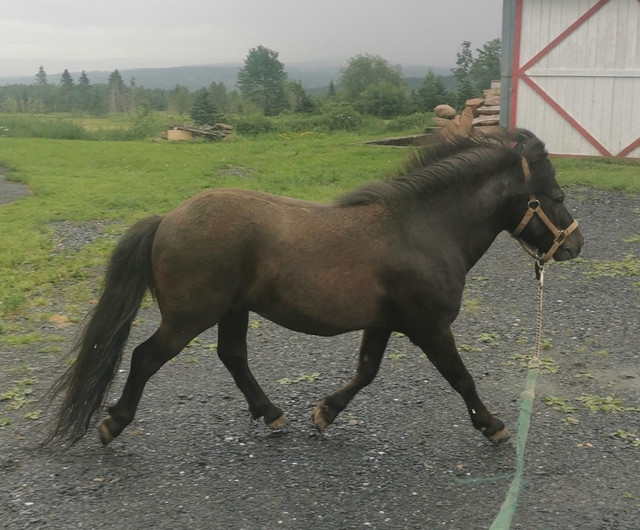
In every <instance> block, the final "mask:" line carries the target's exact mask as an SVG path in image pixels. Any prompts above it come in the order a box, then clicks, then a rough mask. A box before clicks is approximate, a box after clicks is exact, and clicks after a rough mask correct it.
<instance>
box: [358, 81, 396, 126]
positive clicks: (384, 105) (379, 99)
mask: <svg viewBox="0 0 640 530" xmlns="http://www.w3.org/2000/svg"><path fill="white" fill-rule="evenodd" d="M355 107H356V109H358V110H359V111H361V112H363V113H365V114H370V115H372V116H378V117H379V118H385V119H388V118H393V117H395V116H400V115H402V114H407V111H408V100H407V91H406V89H405V88H404V87H403V86H398V85H395V84H393V83H391V82H389V81H379V82H377V83H373V84H371V85H369V86H368V87H367V88H366V89H365V90H364V92H362V94H360V99H359V101H358V103H357V104H356V105H355Z"/></svg>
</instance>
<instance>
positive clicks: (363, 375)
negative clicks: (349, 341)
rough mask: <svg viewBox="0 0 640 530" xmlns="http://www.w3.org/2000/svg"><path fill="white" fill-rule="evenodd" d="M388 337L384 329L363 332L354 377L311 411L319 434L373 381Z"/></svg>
mask: <svg viewBox="0 0 640 530" xmlns="http://www.w3.org/2000/svg"><path fill="white" fill-rule="evenodd" d="M390 336H391V332H390V331H388V330H384V329H375V330H365V331H364V333H363V335H362V343H361V344H360V354H359V358H358V366H357V368H356V373H355V375H354V376H353V378H352V379H351V381H349V382H348V383H347V384H346V385H344V386H343V387H342V388H341V389H340V390H338V391H337V392H335V393H334V394H331V395H330V396H327V397H325V398H324V399H323V400H322V401H320V402H319V403H318V404H317V405H316V407H315V408H314V409H313V413H312V414H311V419H312V420H313V423H314V424H315V426H316V428H317V429H318V430H319V431H320V432H322V431H324V430H325V429H326V428H327V427H328V426H329V425H331V424H332V423H333V420H335V418H336V416H337V415H338V414H339V413H340V412H341V411H343V410H344V409H345V407H346V406H347V405H348V404H349V402H350V401H351V400H352V399H353V397H354V396H355V395H356V394H357V393H358V392H359V391H360V390H361V389H362V388H363V387H365V386H367V385H368V384H369V383H371V381H373V379H374V378H375V376H376V374H377V373H378V368H379V367H380V361H382V356H383V354H384V350H385V348H386V347H387V342H388V341H389V337H390Z"/></svg>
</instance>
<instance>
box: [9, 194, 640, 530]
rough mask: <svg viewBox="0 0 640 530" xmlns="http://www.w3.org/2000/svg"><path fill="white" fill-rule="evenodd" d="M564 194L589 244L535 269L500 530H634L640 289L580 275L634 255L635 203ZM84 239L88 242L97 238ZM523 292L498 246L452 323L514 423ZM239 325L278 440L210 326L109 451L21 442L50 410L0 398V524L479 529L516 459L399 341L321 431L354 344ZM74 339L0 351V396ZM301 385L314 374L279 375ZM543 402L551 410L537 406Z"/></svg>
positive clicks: (522, 262)
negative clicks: (283, 419) (520, 446)
mask: <svg viewBox="0 0 640 530" xmlns="http://www.w3.org/2000/svg"><path fill="white" fill-rule="evenodd" d="M567 195H568V206H569V208H570V210H571V211H572V212H573V213H574V214H575V216H576V217H577V218H579V219H580V221H581V228H582V231H583V233H584V234H585V237H586V240H587V242H586V244H585V247H584V249H583V252H582V254H581V257H580V259H579V260H575V261H573V262H569V263H565V264H552V265H551V266H550V267H549V270H548V272H547V275H546V282H545V309H544V332H543V338H544V339H545V341H546V343H547V345H548V348H547V349H545V350H543V353H542V356H543V357H544V358H546V359H548V360H547V361H546V365H547V366H548V367H549V370H548V372H549V373H546V374H541V375H540V376H539V378H538V384H537V387H536V399H535V402H534V407H533V412H532V420H531V428H530V432H529V438H528V441H527V447H526V454H525V469H524V480H525V484H526V487H525V489H524V490H523V492H522V493H521V494H520V497H519V499H518V505H517V510H516V514H515V518H514V521H513V524H512V528H523V529H527V530H536V529H550V528H562V529H580V530H587V529H594V530H596V529H598V530H604V529H607V530H608V529H625V530H626V529H634V528H638V521H640V482H639V481H638V477H639V476H640V448H638V447H636V446H635V445H634V439H635V438H634V434H633V433H634V432H636V433H640V412H638V411H636V410H635V408H636V407H640V398H639V397H638V396H639V395H640V373H639V369H638V367H639V366H640V351H639V348H638V322H640V288H639V286H638V281H639V280H640V278H639V277H638V276H633V275H628V276H624V275H615V276H602V275H600V276H597V277H593V271H594V270H595V268H594V267H595V265H596V264H600V265H601V264H602V262H606V261H619V260H621V259H622V258H623V257H624V256H625V255H629V254H630V255H634V256H636V257H638V256H640V243H639V242H638V235H640V210H639V209H638V208H639V205H640V203H639V201H638V199H639V198H640V197H639V196H637V195H634V196H631V195H626V194H622V193H616V192H602V191H595V190H592V189H587V188H584V189H583V188H574V189H569V190H568V191H567ZM58 229H59V232H56V233H58V234H60V235H61V236H64V237H63V239H64V240H65V241H67V242H70V241H71V240H73V241H75V240H76V239H75V238H76V237H79V239H78V243H82V241H83V237H84V236H82V237H81V236H79V235H78V230H77V227H68V226H65V225H62V226H61V227H57V228H54V232H55V230H58ZM65 231H66V232H65ZM80 231H82V230H80ZM88 233H91V234H92V235H94V236H95V235H98V236H99V235H100V231H99V227H96V226H93V227H91V228H90V229H89V230H88ZM65 234H66V235H65ZM71 248H73V247H71ZM535 292H536V282H535V280H534V278H533V266H532V264H531V261H530V259H529V258H528V257H527V256H526V255H525V254H524V253H523V252H522V250H521V249H520V248H519V246H518V245H517V244H516V243H514V242H513V241H512V240H511V239H510V238H509V237H507V236H500V237H499V238H498V240H497V241H496V242H495V244H494V245H493V246H492V248H491V249H490V250H489V252H488V253H487V254H486V255H485V256H484V257H483V258H482V260H481V261H480V262H479V263H478V264H477V265H476V267H474V269H473V270H472V271H471V272H470V274H469V276H468V284H467V291H466V295H465V299H466V300H469V301H470V302H469V303H467V304H465V309H464V310H463V312H462V313H461V315H460V317H459V318H458V321H457V322H456V324H455V327H454V332H455V334H456V337H457V342H458V345H459V347H460V349H461V351H462V355H463V357H464V358H465V362H466V364H467V367H468V368H469V370H470V372H471V373H472V374H473V375H474V377H475V380H476V384H477V386H478V389H479V392H480V394H481V396H482V397H483V398H484V400H485V401H486V402H487V404H488V405H489V406H490V407H491V408H492V409H493V410H494V411H495V412H496V413H497V414H499V415H500V417H501V418H502V419H503V420H504V421H505V423H506V424H507V425H508V426H509V427H510V428H511V429H512V430H513V427H514V422H515V420H516V418H517V415H518V409H517V398H518V397H519V395H520V393H521V392H522V390H523V388H524V381H525V378H526V368H524V367H523V366H524V365H525V364H526V358H527V357H528V356H529V355H530V354H531V351H532V347H533V338H534V324H535ZM251 318H252V320H253V323H252V326H251V329H250V330H249V337H248V342H249V349H250V362H251V364H252V369H253V372H254V374H255V375H256V378H257V379H258V380H259V381H260V382H261V384H262V386H263V388H264V389H265V391H266V392H267V394H269V395H270V396H271V397H272V399H273V401H274V403H276V404H278V405H279V406H280V407H282V408H283V409H284V410H285V412H286V414H287V416H288V417H289V419H290V420H291V425H290V427H289V428H288V430H287V431H285V432H280V433H273V432H270V431H268V429H267V428H266V427H265V426H264V425H263V424H262V423H261V422H260V423H257V424H252V423H251V422H250V421H249V414H248V411H247V407H246V404H245V402H244V400H243V398H242V396H241V394H240V392H239V391H238V390H237V389H236V388H235V386H234V384H233V381H232V379H231V377H230V375H229V374H228V372H227V371H226V370H225V369H224V367H222V365H221V363H220V362H219V361H218V359H217V356H216V354H215V343H216V342H217V335H216V331H215V329H214V330H211V331H208V332H206V333H204V334H203V335H202V336H201V337H200V340H199V341H198V342H197V343H194V344H193V345H192V346H190V347H189V348H187V349H186V350H185V351H184V352H183V353H182V354H181V355H179V356H178V357H177V358H176V359H175V360H174V361H173V362H171V363H169V364H168V365H167V366H165V367H164V368H163V369H162V370H161V371H160V372H159V373H158V374H157V375H156V376H154V378H153V379H152V380H151V381H150V382H149V384H148V386H147V388H146V391H145V394H144V396H143V399H142V402H141V405H140V408H139V411H138V416H137V418H136V420H135V421H134V423H133V424H132V425H131V426H130V427H129V428H128V429H127V430H126V431H125V432H124V433H123V434H122V436H121V437H119V438H118V439H116V440H115V441H114V442H113V443H112V444H111V445H109V446H108V447H101V446H100V445H99V442H98V439H97V435H96V433H95V432H94V431H92V432H90V433H89V435H88V436H87V437H85V439H83V440H82V441H81V442H79V443H78V444H77V445H76V446H74V447H72V448H67V449H64V450H61V451H53V450H49V449H47V450H38V449H34V443H35V442H37V441H38V440H39V439H41V437H42V431H41V429H42V427H43V425H44V422H45V420H46V418H47V413H46V412H43V413H42V414H41V415H40V416H39V417H38V416H37V414H36V419H29V418H28V417H25V414H27V413H28V412H29V411H30V410H31V409H35V410H38V409H39V408H40V405H38V404H36V403H32V404H23V405H22V406H19V407H18V405H19V403H18V400H17V399H15V398H8V399H5V401H3V402H0V418H6V419H7V420H9V421H11V424H9V425H6V426H5V427H2V428H0V447H2V451H1V452H0V520H1V521H2V524H3V527H5V528H7V529H11V530H13V529H16V530H17V529H26V528H29V529H32V528H36V529H40V528H136V529H144V528H172V529H173V528H234V529H236V528H237V529H240V528H246V529H253V528H292V529H294V528H295V529H297V528H310V527H314V528H363V527H364V528H384V529H388V528H402V529H404V528H416V529H417V528H420V529H424V528H447V529H484V528H489V527H490V526H491V524H492V522H493V520H494V518H495V516H496V514H497V513H498V511H499V509H500V506H501V504H502V502H503V501H504V499H505V496H506V493H507V490H508V487H509V485H510V481H511V478H512V477H513V471H514V466H515V447H514V445H513V444H512V443H508V444H505V445H503V446H492V445H490V444H489V443H487V442H486V441H485V440H484V439H483V437H482V435H481V434H479V433H477V432H476V431H475V430H474V429H473V428H472V427H471V424H470V421H469V419H468V417H467V414H466V411H465V409H464V405H463V402H462V400H461V399H460V398H459V397H458V396H457V395H456V394H455V393H454V392H453V391H452V390H451V389H450V388H449V386H448V384H447V383H446V382H445V381H444V380H443V378H442V377H441V376H440V375H439V374H438V373H437V372H436V370H435V369H434V368H433V367H432V366H431V365H430V363H429V362H428V361H427V360H426V358H425V356H424V355H423V354H422V353H421V352H419V351H418V350H416V348H415V347H414V346H412V345H411V344H410V343H409V341H408V340H406V339H405V338H404V337H392V339H391V341H390V344H389V347H388V351H387V355H386V358H385V360H384V361H383V364H382V367H381V370H380V373H379V375H378V377H377V379H376V380H375V381H374V383H373V384H372V385H371V386H369V387H367V388H366V389H364V390H363V391H362V392H361V393H360V394H359V395H358V396H357V397H356V398H355V399H354V401H353V402H352V404H351V405H350V406H349V408H348V409H347V410H346V411H344V412H343V413H342V414H341V415H340V416H339V417H338V419H337V421H336V423H335V424H334V425H332V426H330V427H329V429H327V431H326V432H325V433H323V434H322V435H319V434H317V433H316V432H315V430H314V429H313V427H312V424H311V421H310V419H309V415H310V412H311V410H312V408H313V406H314V404H315V402H316V401H317V400H318V399H320V398H321V397H322V396H324V395H326V394H327V393H329V392H332V391H334V390H335V389H336V388H338V387H339V386H340V385H341V384H342V383H343V382H344V381H346V380H347V379H348V378H349V377H350V376H351V375H352V372H353V369H354V367H355V361H356V351H357V347H358V342H359V334H358V333H350V334H346V335H343V336H340V337H334V338H323V337H313V336H307V335H301V334H297V333H293V332H290V331H288V330H285V329H282V328H280V327H277V326H275V325H274V324H272V323H270V322H268V321H265V320H263V319H261V318H259V317H257V316H255V315H252V317H251ZM157 323H158V315H157V310H156V309H155V307H146V308H143V309H142V310H141V312H140V315H139V318H138V322H137V325H136V326H135V327H134V328H133V330H132V336H131V340H130V346H131V347H132V346H133V345H135V344H137V343H139V342H140V341H142V340H144V339H145V338H146V337H147V336H148V335H149V334H150V333H152V332H153V330H154V329H155V327H156V326H157ZM73 329H75V328H69V327H66V328H64V329H62V328H61V329H56V330H51V329H49V328H48V327H47V328H45V327H43V329H42V338H41V340H39V341H38V342H36V343H29V344H26V345H24V346H12V345H9V344H6V343H0V356H2V359H3V368H2V370H0V395H10V393H11V392H13V394H14V395H16V394H17V393H18V392H19V391H20V389H24V388H28V389H30V390H31V391H32V393H31V394H30V395H27V396H26V398H27V399H29V398H38V397H40V396H41V395H42V394H43V392H44V390H45V389H46V388H47V387H48V386H49V385H50V384H51V382H52V381H53V379H54V378H55V376H56V375H57V374H59V373H60V372H61V371H62V370H63V369H64V363H63V362H62V361H61V359H60V355H59V354H55V353H47V352H48V351H50V346H51V345H59V344H60V343H59V342H55V341H56V340H59V337H60V336H62V337H64V344H67V343H68V342H70V336H69V335H70V333H71V332H72V331H73ZM131 347H130V348H128V350H129V351H130V349H131ZM129 360H130V358H129V355H127V356H126V357H125V360H124V362H123V364H122V370H121V373H120V374H118V377H117V379H116V381H115V383H114V387H113V390H112V394H111V397H112V398H116V397H117V396H118V395H119V392H120V391H121V389H122V385H123V384H124V379H125V377H126V373H127V371H128V363H129ZM316 372H317V373H319V374H320V375H319V376H318V377H317V378H315V379H314V378H309V379H312V380H307V381H301V382H298V383H291V384H284V383H283V382H282V379H284V378H288V379H290V380H296V379H300V376H301V375H305V374H307V375H308V374H312V373H316ZM550 397H554V398H557V399H561V400H564V404H565V407H564V408H563V407H553V406H551V405H548V404H545V402H544V401H543V398H550ZM584 397H591V398H592V399H594V398H595V397H602V398H607V397H610V398H611V399H616V400H619V402H620V403H621V404H622V406H623V407H624V408H626V409H628V410H623V411H618V412H591V411H589V410H588V409H587V408H585V407H584V405H583V404H582V402H581V401H579V399H580V398H584ZM547 401H548V400H547ZM12 407H14V408H12ZM614 433H618V434H617V435H616V434H614ZM620 433H623V434H624V435H621V434H620ZM638 436H640V434H639V435H638Z"/></svg>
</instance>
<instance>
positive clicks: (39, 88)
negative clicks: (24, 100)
mask: <svg viewBox="0 0 640 530" xmlns="http://www.w3.org/2000/svg"><path fill="white" fill-rule="evenodd" d="M51 88H53V87H50V86H49V83H48V82H47V73H46V72H45V71H44V67H42V66H40V68H38V73H37V74H36V90H35V98H34V100H33V101H32V102H31V108H30V110H31V112H46V111H47V110H48V109H49V108H50V105H51V103H52V99H53V98H52V93H51V90H50V89H51Z"/></svg>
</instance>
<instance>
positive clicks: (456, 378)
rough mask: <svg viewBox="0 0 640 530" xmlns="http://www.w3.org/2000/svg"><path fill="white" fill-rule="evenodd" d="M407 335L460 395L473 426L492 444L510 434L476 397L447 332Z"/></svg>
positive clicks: (427, 330) (431, 330) (473, 387)
mask: <svg viewBox="0 0 640 530" xmlns="http://www.w3.org/2000/svg"><path fill="white" fill-rule="evenodd" d="M408 336H409V338H410V339H411V341H412V342H413V343H414V344H416V345H418V346H419V347H420V348H422V350H423V351H424V352H425V353H426V355H427V357H428V358H429V360H430V361H431V362H432V363H433V365H434V366H435V367H436V368H437V369H438V371H439V372H440V373H441V374H442V375H443V377H444V378H445V379H446V380H447V381H448V382H449V384H450V385H451V387H452V388H453V389H454V390H455V391H456V392H458V393H459V394H460V395H461V396H462V399H464V402H465V404H466V405H467V410H468V411H469V415H470V416H471V421H472V422H473V426H474V427H475V428H476V429H478V430H479V431H480V432H482V434H484V435H485V436H486V437H487V438H488V439H489V440H491V441H492V442H494V443H501V442H504V441H506V440H508V439H509V437H510V436H511V435H510V434H509V431H508V430H507V429H506V428H505V426H504V423H502V421H501V420H500V419H499V418H497V417H496V416H494V415H493V414H491V412H489V410H488V409H487V407H485V405H484V403H483V402H482V400H481V399H480V397H479V396H478V393H477V391H476V385H475V383H474V382H473V378H472V377H471V374H470V373H469V372H468V371H467V368H466V367H465V365H464V363H463V362H462V359H461V358H460V354H459V353H458V349H457V348H456V344H455V340H454V338H453V334H452V333H451V329H450V328H449V327H446V328H443V329H423V330H421V331H420V332H418V333H414V334H408Z"/></svg>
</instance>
